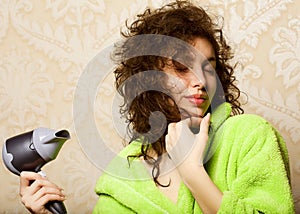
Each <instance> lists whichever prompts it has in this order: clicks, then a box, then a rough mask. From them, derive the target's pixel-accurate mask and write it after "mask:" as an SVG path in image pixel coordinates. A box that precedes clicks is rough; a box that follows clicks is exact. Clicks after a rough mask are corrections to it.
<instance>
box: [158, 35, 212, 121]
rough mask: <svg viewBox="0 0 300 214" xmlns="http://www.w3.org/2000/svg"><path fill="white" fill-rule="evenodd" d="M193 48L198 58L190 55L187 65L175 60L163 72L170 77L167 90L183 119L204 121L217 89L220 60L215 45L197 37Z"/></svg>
mask: <svg viewBox="0 0 300 214" xmlns="http://www.w3.org/2000/svg"><path fill="white" fill-rule="evenodd" d="M193 46H194V48H195V49H196V50H197V52H198V54H195V53H192V51H191V52H190V53H188V54H187V55H188V56H185V57H184V59H183V61H184V65H183V63H178V62H176V61H174V60H173V62H172V63H167V65H166V66H165V67H164V68H163V70H164V71H165V72H166V73H167V74H168V80H167V86H168V88H169V90H170V93H171V95H172V97H173V99H174V101H175V102H176V105H177V106H178V108H179V109H180V112H181V117H182V119H184V118H188V117H203V116H204V114H205V113H206V111H207V110H208V108H209V106H210V103H211V102H210V101H211V100H212V99H213V96H214V95H215V92H216V88H217V81H216V71H215V68H216V56H215V51H214V49H213V47H212V45H211V43H210V42H209V41H208V40H207V39H204V38H200V37H197V38H195V39H194V41H193ZM185 55H186V54H185ZM185 61H187V62H185ZM187 66H188V67H187Z"/></svg>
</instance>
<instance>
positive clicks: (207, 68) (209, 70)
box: [203, 63, 216, 74]
mask: <svg viewBox="0 0 300 214" xmlns="http://www.w3.org/2000/svg"><path fill="white" fill-rule="evenodd" d="M203 71H204V72H206V73H209V74H215V73H216V71H215V68H214V67H213V66H212V65H211V64H210V63H209V64H206V65H204V66H203Z"/></svg>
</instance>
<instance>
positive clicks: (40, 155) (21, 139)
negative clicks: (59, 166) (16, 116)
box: [2, 128, 70, 214]
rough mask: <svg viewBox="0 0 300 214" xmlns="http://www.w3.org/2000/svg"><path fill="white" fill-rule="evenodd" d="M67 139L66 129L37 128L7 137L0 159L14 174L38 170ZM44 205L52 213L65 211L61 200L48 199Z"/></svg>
mask: <svg viewBox="0 0 300 214" xmlns="http://www.w3.org/2000/svg"><path fill="white" fill-rule="evenodd" d="M68 139H70V134H69V132H68V131H67V130H60V131H55V130H52V129H47V128H37V129H34V130H32V131H29V132H26V133H23V134H19V135H17V136H14V137H11V138H9V139H7V140H6V141H5V143H4V145H3V148H2V159H3V162H4V164H5V166H6V167H7V168H8V169H9V170H10V171H11V172H13V173H14V174H16V175H20V173H21V172H22V171H33V172H39V171H40V169H41V168H42V166H43V165H45V164H46V163H48V162H49V161H51V160H54V159H55V158H56V156H57V154H58V152H59V150H60V149H61V147H62V145H63V144H64V142H65V141H66V140H68ZM45 207H46V208H47V209H48V210H49V211H51V212H52V213H54V214H63V213H67V210H66V208H65V206H64V204H63V203H62V202H61V201H49V202H48V203H47V204H46V205H45Z"/></svg>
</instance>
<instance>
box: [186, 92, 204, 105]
mask: <svg viewBox="0 0 300 214" xmlns="http://www.w3.org/2000/svg"><path fill="white" fill-rule="evenodd" d="M186 99H187V100H188V101H189V102H190V103H192V104H194V105H197V106H199V105H202V104H203V103H204V102H205V101H206V100H207V97H206V96H203V95H200V94H194V95H191V96H186Z"/></svg>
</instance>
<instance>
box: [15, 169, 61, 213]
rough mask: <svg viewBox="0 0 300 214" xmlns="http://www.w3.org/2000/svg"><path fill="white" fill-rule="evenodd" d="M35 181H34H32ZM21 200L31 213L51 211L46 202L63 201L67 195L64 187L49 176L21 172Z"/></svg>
mask: <svg viewBox="0 0 300 214" xmlns="http://www.w3.org/2000/svg"><path fill="white" fill-rule="evenodd" d="M32 181H33V183H31V182H32ZM20 196H21V201H22V203H23V204H24V205H25V207H26V208H27V209H28V210H29V211H30V212H31V213H37V214H48V213H50V212H49V211H48V210H47V209H46V208H45V204H46V203H48V202H49V201H54V200H55V201H56V200H57V201H63V200H65V196H64V194H63V193H62V189H61V188H60V187H58V186H57V185H55V184H53V183H52V182H50V181H49V180H47V178H45V177H43V176H41V175H40V174H38V173H35V172H21V174H20Z"/></svg>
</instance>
